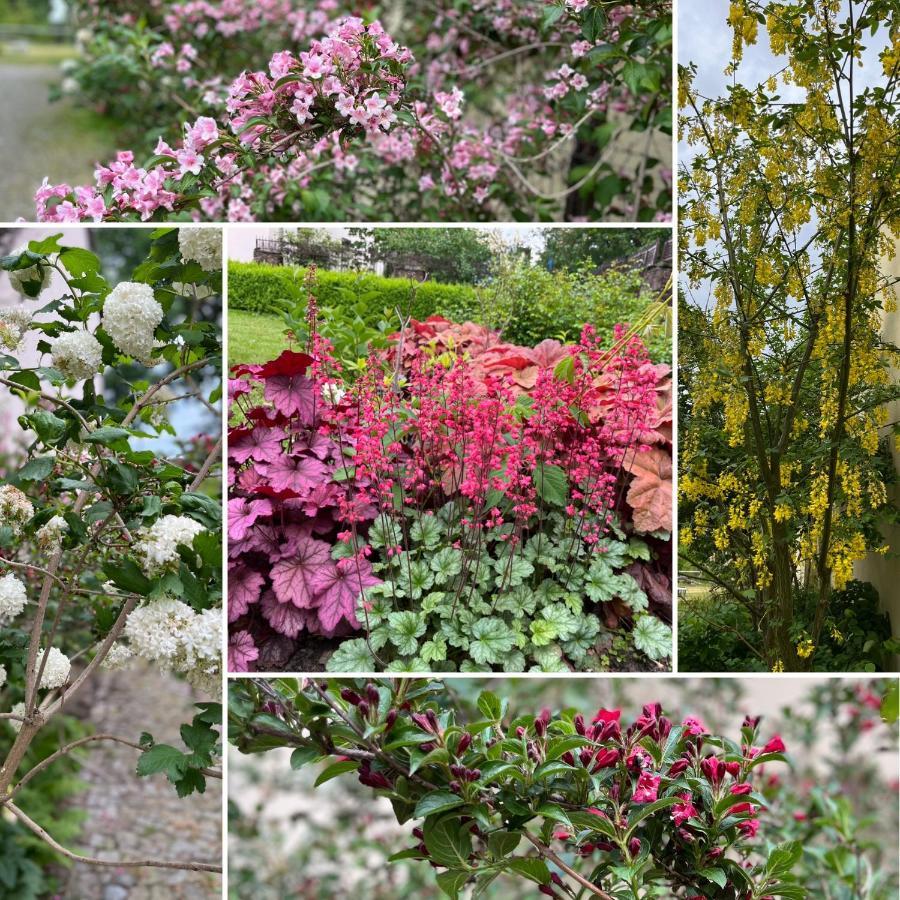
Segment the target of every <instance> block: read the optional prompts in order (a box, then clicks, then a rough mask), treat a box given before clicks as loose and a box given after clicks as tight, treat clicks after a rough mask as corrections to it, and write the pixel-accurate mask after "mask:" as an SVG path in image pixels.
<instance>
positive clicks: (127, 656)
mask: <svg viewBox="0 0 900 900" xmlns="http://www.w3.org/2000/svg"><path fill="white" fill-rule="evenodd" d="M132 659H134V651H133V650H132V649H131V647H129V646H128V645H127V644H120V643H116V644H113V645H112V647H110V648H109V653H107V654H106V656H105V657H104V659H103V662H102V663H100V668H101V669H108V670H110V671H114V670H116V669H124V668H125V667H126V666H127V665H128V663H130V662H131V660H132Z"/></svg>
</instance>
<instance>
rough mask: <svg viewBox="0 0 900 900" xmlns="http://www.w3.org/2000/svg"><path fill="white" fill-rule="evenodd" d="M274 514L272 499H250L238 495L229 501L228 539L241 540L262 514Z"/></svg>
mask: <svg viewBox="0 0 900 900" xmlns="http://www.w3.org/2000/svg"><path fill="white" fill-rule="evenodd" d="M270 515H272V502H271V501H270V500H250V501H249V502H248V501H247V500H245V499H243V497H237V498H235V499H233V500H229V501H228V539H229V540H230V541H241V540H243V539H244V538H245V537H246V536H247V532H248V531H249V530H250V527H251V526H252V525H253V523H254V522H255V521H256V520H257V519H258V518H259V517H260V516H270Z"/></svg>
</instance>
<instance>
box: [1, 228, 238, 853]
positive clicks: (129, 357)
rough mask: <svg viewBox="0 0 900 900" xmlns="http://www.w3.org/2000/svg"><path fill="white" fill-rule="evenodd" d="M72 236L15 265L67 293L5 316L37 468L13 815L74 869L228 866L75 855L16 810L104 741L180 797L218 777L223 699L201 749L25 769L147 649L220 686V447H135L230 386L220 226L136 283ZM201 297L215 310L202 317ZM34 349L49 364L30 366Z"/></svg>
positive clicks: (4, 784)
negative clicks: (44, 781) (36, 788)
mask: <svg viewBox="0 0 900 900" xmlns="http://www.w3.org/2000/svg"><path fill="white" fill-rule="evenodd" d="M60 238H61V235H54V236H51V237H48V238H46V239H44V240H40V241H32V242H31V243H30V244H29V245H28V246H27V247H23V248H21V249H20V250H18V251H16V252H15V253H13V254H12V255H10V256H8V257H5V258H3V259H2V260H0V267H2V268H3V269H4V270H5V271H7V272H8V273H9V277H10V279H11V281H12V283H13V285H14V286H15V287H17V288H18V290H19V291H20V293H21V294H22V295H23V297H25V298H37V297H38V296H39V295H41V294H42V293H46V292H50V291H51V290H52V291H53V293H54V294H55V295H56V296H54V298H53V299H52V300H50V301H49V302H48V303H46V304H45V305H44V306H43V307H41V308H40V309H39V310H38V311H37V312H36V313H34V314H32V313H31V312H28V311H26V307H25V306H24V305H23V306H21V307H12V308H4V309H2V310H0V340H2V342H3V345H4V346H5V348H6V349H7V350H9V351H11V354H0V370H2V371H3V375H2V376H0V384H2V385H3V386H4V390H6V392H7V399H6V401H5V402H8V403H17V404H19V405H20V406H21V408H22V410H23V412H22V415H21V416H20V417H19V423H20V426H21V429H22V431H21V441H22V445H23V447H22V449H23V451H24V455H25V457H26V459H25V461H24V463H22V464H21V465H19V466H18V467H17V468H15V469H11V470H10V471H8V472H7V474H6V477H5V478H4V479H3V481H2V483H0V554H2V555H0V573H2V574H0V622H2V624H3V626H4V635H3V637H2V639H0V703H2V707H3V708H4V711H3V712H2V713H0V719H2V720H3V723H2V727H0V759H2V765H0V806H4V807H6V808H7V809H8V810H9V811H10V812H11V813H12V814H13V815H14V816H15V818H16V819H17V820H18V821H19V822H21V823H22V824H23V825H24V826H25V827H26V828H28V829H30V830H31V831H32V832H33V833H34V834H36V835H37V836H39V837H40V838H41V839H42V840H44V841H45V842H46V843H47V844H49V845H50V846H51V847H52V848H53V849H54V850H56V851H58V852H60V853H62V854H63V855H65V856H67V857H69V858H70V859H74V860H77V861H82V862H89V863H92V864H96V865H119V866H144V865H147V866H161V867H166V868H186V869H194V870H204V871H219V870H220V867H219V866H218V865H216V864H212V863H209V864H208V863H202V862H178V861H169V860H149V859H148V860H120V861H115V862H109V861H104V860H96V859H93V858H89V857H81V856H78V855H77V854H74V853H72V852H71V851H68V850H66V849H65V848H64V847H62V846H61V845H60V844H59V843H58V842H57V841H55V840H54V839H53V838H52V837H51V836H50V835H49V834H48V833H47V832H46V831H45V830H44V829H43V828H42V827H41V825H40V824H38V823H37V822H35V821H33V820H32V819H31V817H30V816H29V815H28V813H27V812H26V811H25V810H23V809H22V808H21V807H20V805H19V803H18V802H16V803H14V802H13V800H14V799H18V797H19V795H20V794H21V793H22V791H23V788H25V786H26V785H28V783H29V782H30V781H31V780H32V779H33V778H35V777H36V776H37V775H39V774H40V773H41V772H43V771H44V770H46V769H47V768H48V767H49V766H51V765H53V764H54V763H55V762H57V761H58V760H60V759H62V758H63V757H65V756H67V755H68V754H70V753H72V752H73V751H74V750H76V749H78V748H81V747H84V746H86V745H88V744H91V743H94V742H97V741H105V742H112V743H115V744H119V745H122V746H125V747H129V748H132V749H133V750H137V751H139V753H140V756H139V758H138V763H137V774H139V775H151V774H154V773H157V772H165V773H166V774H167V775H168V777H169V779H170V780H171V781H172V782H173V784H174V785H175V787H176V789H177V790H178V793H179V795H181V796H186V795H187V794H189V793H191V792H193V791H195V790H197V791H203V790H205V786H206V779H207V778H209V777H211V778H221V773H220V771H219V769H218V757H219V750H218V742H219V736H218V731H217V730H216V729H217V727H218V725H219V723H220V719H221V712H220V708H219V704H218V703H200V704H198V708H199V712H198V714H197V715H196V716H195V718H194V721H193V722H192V723H191V724H189V725H185V726H184V727H183V728H182V738H183V740H184V742H185V744H186V746H187V748H188V752H187V753H182V752H180V751H178V750H176V749H175V748H172V747H168V746H167V745H165V744H157V743H155V742H154V740H153V737H152V736H151V735H150V734H147V733H144V734H142V735H141V736H140V738H139V739H137V740H131V739H129V738H127V737H122V736H118V735H111V734H94V735H88V736H85V737H81V738H78V739H76V740H74V741H71V742H69V743H66V744H63V745H62V746H60V747H58V748H57V749H56V750H55V751H53V752H52V753H49V754H48V755H46V756H45V757H44V758H43V759H42V760H41V761H39V762H38V763H37V764H35V765H33V766H32V767H31V768H30V769H29V770H28V771H26V772H24V773H21V772H20V769H21V766H22V764H23V761H24V760H25V759H26V758H27V756H28V753H29V749H30V747H31V746H32V744H33V742H34V741H35V739H36V738H37V736H38V735H39V734H41V733H42V731H43V729H44V728H45V726H46V725H47V724H48V723H49V722H50V721H51V720H52V719H54V717H56V716H59V715H62V714H64V713H66V712H67V710H68V708H69V706H70V704H71V702H72V700H73V699H74V698H75V697H76V696H77V695H78V694H79V693H80V692H81V691H82V689H83V688H84V687H85V686H86V685H87V684H88V682H89V681H90V679H91V678H92V676H94V675H96V674H97V673H98V671H99V670H100V668H101V667H104V668H110V667H113V668H114V667H120V666H123V665H127V664H128V661H129V659H130V658H131V657H132V656H140V657H143V658H145V659H148V660H152V661H153V662H155V663H157V664H158V665H159V666H160V667H161V668H163V669H164V670H170V671H174V672H178V673H180V674H182V675H184V677H186V678H187V679H188V680H189V681H190V682H191V683H192V684H193V685H194V686H195V687H196V688H197V689H198V690H201V691H204V692H206V693H209V694H212V695H216V694H217V693H218V690H219V673H220V660H219V657H220V650H219V644H220V640H221V587H220V584H219V581H220V578H219V570H220V560H221V537H220V526H221V522H220V519H221V515H220V511H219V505H218V502H217V501H216V500H215V499H214V495H215V486H214V484H213V483H212V479H211V478H210V474H211V473H212V472H213V471H214V467H215V466H216V465H217V460H218V458H219V456H220V453H221V444H220V443H216V442H214V441H206V440H205V439H203V438H201V440H200V442H199V444H198V445H197V446H196V448H195V449H194V450H193V451H192V454H193V456H195V457H197V459H196V462H193V461H192V460H191V459H190V457H188V458H186V459H185V460H184V461H183V462H181V463H180V464H178V463H175V462H171V461H167V460H165V459H163V458H160V457H159V456H158V455H157V453H156V452H154V451H152V450H142V449H139V448H138V447H136V446H134V445H133V444H132V442H133V441H135V440H136V439H144V440H146V439H147V438H153V437H158V436H161V435H166V434H168V435H174V434H176V432H175V429H174V427H173V425H172V424H171V423H170V421H169V415H168V409H169V407H170V405H171V404H173V403H174V402H176V401H177V400H184V399H185V398H192V397H195V396H199V395H200V394H201V393H204V392H205V393H207V394H209V397H208V398H204V402H205V403H207V404H209V405H211V406H212V407H213V409H215V404H216V400H217V396H216V395H217V393H218V387H216V386H213V387H212V388H210V386H209V385H208V384H205V383H204V382H206V381H208V380H210V379H212V381H213V382H217V381H218V378H217V371H218V367H219V360H218V358H219V355H220V345H219V337H218V328H217V325H216V324H215V321H214V319H212V316H218V314H219V310H218V308H217V305H215V304H214V303H211V302H210V301H211V298H214V297H215V296H217V295H218V293H219V292H220V290H221V240H222V238H221V233H220V232H218V231H215V230H197V229H185V230H181V231H177V230H173V229H162V230H160V231H157V232H154V235H153V242H152V246H151V251H150V255H149V257H148V258H147V259H146V261H145V262H143V263H142V264H141V265H140V266H138V268H137V269H136V270H135V272H134V274H133V276H132V278H133V279H134V280H132V281H127V282H121V283H119V284H117V285H115V286H112V285H110V284H109V283H108V282H107V280H106V278H105V277H104V275H103V272H102V264H101V261H100V259H98V257H97V256H95V255H94V254H93V253H91V252H89V251H87V250H84V249H81V248H75V247H67V246H65V245H63V244H61V243H60ZM59 282H61V284H62V289H61V290H55V289H54V288H55V284H56V283H59ZM204 304H206V305H208V306H210V307H211V308H210V309H208V310H207V311H206V312H205V313H203V314H201V313H202V311H203V306H204ZM26 344H27V345H28V347H32V346H34V345H35V344H36V352H37V354H38V355H40V356H49V357H50V360H49V361H50V362H51V365H38V366H29V365H25V364H24V363H23V362H20V360H19V358H18V357H17V355H15V354H16V353H17V351H21V352H22V354H23V358H25V352H26V349H27V348H26ZM27 352H29V353H31V352H32V351H31V350H30V349H28V350H27ZM157 369H158V370H159V371H158V372H157V373H156V374H151V373H153V372H154V370H157ZM100 376H103V377H110V378H113V379H115V377H118V378H120V379H122V380H123V381H122V383H123V385H124V387H125V391H124V395H123V397H122V399H121V401H120V402H115V401H111V400H109V399H107V398H106V397H105V396H104V394H102V393H99V392H98V385H97V382H96V379H97V378H98V377H100ZM195 376H202V379H203V381H196V380H194V377H195ZM176 391H177V392H178V393H176ZM39 562H40V563H43V564H42V565H41V564H39ZM23 614H26V615H25V618H24V619H23ZM8 704H12V705H11V708H10V706H9V705H8ZM7 710H9V711H8V712H7ZM10 735H12V739H11V740H9V737H10ZM23 796H24V794H23Z"/></svg>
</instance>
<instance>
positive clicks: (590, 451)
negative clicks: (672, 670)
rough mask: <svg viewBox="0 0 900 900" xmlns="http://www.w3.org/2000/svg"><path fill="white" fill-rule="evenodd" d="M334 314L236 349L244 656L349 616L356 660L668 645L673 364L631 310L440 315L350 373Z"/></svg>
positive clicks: (467, 666)
mask: <svg viewBox="0 0 900 900" xmlns="http://www.w3.org/2000/svg"><path fill="white" fill-rule="evenodd" d="M315 316H316V309H315V303H314V301H313V300H312V298H311V299H310V306H309V308H308V317H309V318H308V324H309V334H310V340H309V343H308V346H307V348H306V349H307V351H308V352H304V353H300V352H296V351H293V350H287V351H285V352H284V353H283V354H282V355H281V356H280V357H279V358H278V359H276V360H274V361H272V362H270V363H268V364H266V365H255V366H249V365H243V366H236V367H234V369H233V370H232V375H233V378H232V381H231V383H230V395H231V401H232V428H231V431H230V436H229V464H230V465H229V483H230V485H231V494H230V500H229V536H230V548H229V557H230V574H229V619H230V621H231V622H232V634H231V644H230V666H231V668H232V669H233V670H236V671H245V670H248V669H250V668H254V667H255V666H257V665H262V666H263V667H264V668H265V669H266V670H270V669H276V668H279V667H281V666H282V665H284V664H285V663H286V662H287V660H288V659H289V658H290V656H291V655H292V653H293V652H295V651H296V649H297V648H298V647H303V646H308V645H309V644H310V642H316V641H321V640H322V639H336V638H337V639H341V643H340V646H339V647H338V649H337V651H336V652H335V653H334V655H333V656H332V657H331V658H330V660H329V662H328V667H329V668H331V669H334V670H339V671H367V670H371V669H381V668H385V669H388V670H397V671H400V670H402V671H409V670H413V671H416V670H418V671H425V670H436V671H445V670H446V671H452V670H456V669H460V670H472V671H477V670H490V669H499V670H504V671H522V670H524V669H526V668H533V669H538V670H542V671H568V670H571V669H589V670H590V669H601V668H610V667H614V666H618V665H628V666H637V667H642V668H646V667H648V666H653V667H660V666H661V665H663V661H664V660H665V659H666V658H667V657H668V656H669V654H670V643H671V632H670V629H669V627H668V625H667V624H666V622H665V621H663V619H667V618H668V617H669V615H670V611H671V600H670V573H671V569H670V555H669V530H670V529H671V437H670V434H669V430H670V423H671V398H670V384H669V380H668V375H669V372H668V369H667V367H664V366H655V365H653V364H652V363H651V362H650V361H649V359H648V357H647V354H646V351H645V349H644V347H643V345H642V344H641V342H640V340H639V339H638V338H637V337H635V336H634V334H632V333H629V332H628V331H627V330H626V329H625V328H624V327H620V328H617V329H616V332H615V336H614V338H613V341H612V342H611V345H610V346H606V347H604V346H603V345H602V343H601V342H600V340H599V339H598V337H597V335H596V333H595V332H594V329H593V328H591V327H590V326H585V327H584V329H583V331H582V335H581V339H580V341H579V342H578V343H576V344H572V345H562V344H560V343H559V342H557V341H543V342H542V343H541V344H539V345H538V346H537V347H534V348H526V347H518V346H515V345H510V344H506V343H503V342H502V341H501V339H500V336H499V335H498V334H497V333H495V332H491V331H490V330H488V329H487V328H484V327H483V326H479V325H476V324H474V323H471V322H468V323H465V324H462V325H459V324H454V323H452V322H449V321H448V320H446V319H441V318H437V317H434V318H432V319H430V320H428V321H426V322H415V321H414V322H411V323H410V324H409V325H408V327H407V328H405V329H404V330H403V331H401V332H398V333H397V334H395V335H393V336H392V337H391V341H390V344H389V346H388V347H387V349H385V350H381V351H378V352H377V353H372V354H371V356H370V358H369V361H368V364H367V366H366V367H365V368H364V370H363V371H362V373H361V374H358V377H357V378H356V380H355V381H354V382H352V383H351V382H350V381H349V380H347V379H344V378H342V373H341V368H340V364H339V363H337V362H336V361H335V360H334V359H333V357H332V354H331V348H330V345H329V344H328V342H327V341H325V340H324V339H323V338H321V336H319V335H318V333H317V329H316V324H315ZM260 660H262V662H260Z"/></svg>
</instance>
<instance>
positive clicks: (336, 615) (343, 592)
mask: <svg viewBox="0 0 900 900" xmlns="http://www.w3.org/2000/svg"><path fill="white" fill-rule="evenodd" d="M312 584H313V586H314V588H315V589H316V592H317V593H318V594H319V598H318V609H319V621H320V622H321V623H322V627H323V629H324V630H325V631H331V632H333V631H335V630H336V629H337V627H338V625H339V624H340V623H341V620H342V619H343V620H346V621H347V622H348V623H349V624H350V625H352V626H353V627H354V628H359V621H358V620H357V618H356V601H357V599H358V598H359V595H360V594H361V593H362V592H363V590H365V589H366V588H367V587H373V586H374V585H376V584H380V579H378V578H376V577H375V576H374V575H373V574H372V567H371V565H370V564H369V562H368V560H365V559H359V560H357V559H352V558H350V559H339V560H338V561H337V562H336V563H334V564H333V565H332V566H331V567H330V568H322V569H319V570H318V571H317V572H316V573H315V574H314V575H313V577H312Z"/></svg>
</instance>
